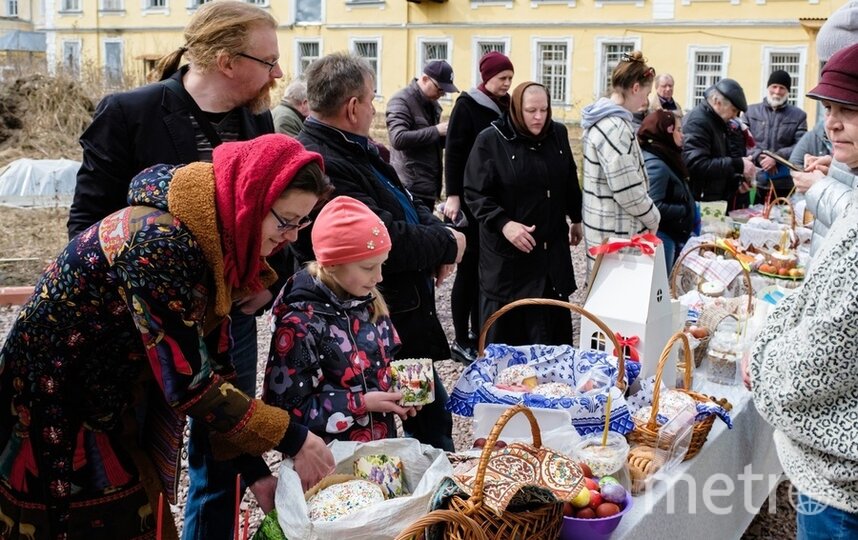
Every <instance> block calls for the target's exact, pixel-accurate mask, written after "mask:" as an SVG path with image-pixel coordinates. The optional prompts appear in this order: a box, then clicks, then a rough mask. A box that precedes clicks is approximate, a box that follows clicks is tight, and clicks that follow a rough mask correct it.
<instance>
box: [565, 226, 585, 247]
mask: <svg viewBox="0 0 858 540" xmlns="http://www.w3.org/2000/svg"><path fill="white" fill-rule="evenodd" d="M583 238H584V228H583V227H582V226H581V224H580V223H573V224H572V226H571V227H569V245H570V246H577V245H578V244H580V243H581V240H582V239H583Z"/></svg>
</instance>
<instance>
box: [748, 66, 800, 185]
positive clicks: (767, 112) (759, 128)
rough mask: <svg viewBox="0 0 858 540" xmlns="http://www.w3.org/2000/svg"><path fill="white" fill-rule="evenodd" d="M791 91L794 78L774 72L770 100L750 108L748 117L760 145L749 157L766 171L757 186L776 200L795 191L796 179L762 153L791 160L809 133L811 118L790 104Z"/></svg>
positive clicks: (770, 83) (767, 88)
mask: <svg viewBox="0 0 858 540" xmlns="http://www.w3.org/2000/svg"><path fill="white" fill-rule="evenodd" d="M790 88H792V76H790V74H789V73H787V72H786V71H784V70H782V69H778V70H775V71H773V72H772V74H771V75H769V81H768V85H767V86H766V97H765V98H763V101H762V102H760V103H755V104H753V105H751V106H749V107H748V112H746V113H745V123H746V124H748V128H749V129H750V130H751V134H752V135H753V136H754V140H755V141H756V146H754V148H752V149H751V150H750V151H748V156H750V158H751V159H752V160H753V161H754V164H755V165H757V166H758V167H760V168H761V169H762V170H761V171H760V172H759V173H757V185H758V186H759V187H760V188H761V189H764V190H771V191H773V192H774V193H772V196H773V197H785V196H786V195H787V194H788V193H789V192H790V191H791V190H792V187H793V183H792V178H791V177H790V174H789V169H787V168H786V167H785V166H783V165H778V163H777V162H776V161H775V160H774V159H773V158H771V157H769V156H767V155H765V154H763V153H762V151H763V150H768V151H770V152H774V153H775V154H777V155H779V156H781V157H782V158H784V159H789V156H790V154H792V149H793V148H794V147H795V145H796V144H797V143H798V141H799V140H800V139H801V138H802V137H803V136H804V134H805V133H807V114H806V113H805V112H804V111H803V110H801V109H799V108H798V107H795V106H793V105H790V104H789V103H788V101H789V92H790Z"/></svg>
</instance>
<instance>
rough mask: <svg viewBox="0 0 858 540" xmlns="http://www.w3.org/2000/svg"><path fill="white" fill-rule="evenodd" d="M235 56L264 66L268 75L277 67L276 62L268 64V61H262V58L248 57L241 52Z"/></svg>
mask: <svg viewBox="0 0 858 540" xmlns="http://www.w3.org/2000/svg"><path fill="white" fill-rule="evenodd" d="M236 54H237V55H238V56H243V57H245V58H248V59H250V60H255V61H257V62H259V63H260V64H265V65H266V66H268V73H271V72H272V71H273V70H274V68H276V67H277V61H274V62H269V61H268V60H263V59H262V58H257V57H255V56H250V55H249V54H245V53H243V52H240V53H236Z"/></svg>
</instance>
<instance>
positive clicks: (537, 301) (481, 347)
mask: <svg viewBox="0 0 858 540" xmlns="http://www.w3.org/2000/svg"><path fill="white" fill-rule="evenodd" d="M520 306H557V307H561V308H566V309H568V310H570V311H572V312H573V313H578V314H579V315H581V316H582V317H586V318H588V319H590V320H591V321H593V324H595V325H596V326H598V327H599V329H600V330H601V331H602V332H604V333H605V335H606V336H607V337H608V339H610V340H611V344H613V346H614V350H615V351H621V350H622V348H621V347H620V343H619V341H617V336H616V335H614V332H613V331H612V330H611V329H610V328H608V325H606V324H605V323H604V322H602V320H601V319H599V318H598V317H596V316H595V315H593V314H592V313H590V312H589V311H587V310H586V309H584V308H582V307H580V306H576V305H575V304H570V303H569V302H564V301H562V300H553V299H551V298H523V299H521V300H516V301H514V302H510V303H509V304H507V305H505V306H504V307H502V308H500V309H499V310H497V311H495V312H494V313H492V314H491V316H489V318H488V319H486V322H485V324H483V329H482V331H480V339H479V341H478V343H477V356H478V357H480V358H482V357H483V353H484V352H485V350H486V336H487V335H488V333H489V329H490V328H491V327H492V325H493V324H494V323H495V321H497V320H498V319H499V318H500V317H501V316H502V315H503V314H504V313H506V312H508V311H510V310H513V309H515V308H517V307H520ZM581 348H583V347H581ZM625 364H626V363H625V362H622V361H620V359H618V360H617V388H619V389H620V390H621V391H625V389H626V383H625V381H624V380H623V379H624V378H625V376H626V365H625Z"/></svg>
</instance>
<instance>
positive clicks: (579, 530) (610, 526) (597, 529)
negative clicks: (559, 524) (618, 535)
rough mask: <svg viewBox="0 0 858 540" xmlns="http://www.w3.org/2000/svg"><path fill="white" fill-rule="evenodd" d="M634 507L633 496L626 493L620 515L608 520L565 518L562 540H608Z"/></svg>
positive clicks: (561, 530) (607, 518)
mask: <svg viewBox="0 0 858 540" xmlns="http://www.w3.org/2000/svg"><path fill="white" fill-rule="evenodd" d="M631 507H632V494H631V493H629V492H628V491H626V501H625V506H623V509H622V510H620V513H618V514H614V515H613V516H610V517H606V518H595V519H578V518H574V517H566V516H563V528H561V529H560V540H584V539H586V540H607V539H608V538H610V537H611V535H612V534H613V533H614V529H616V528H617V525H619V524H620V520H621V519H623V514H625V513H626V512H628V511H629V508H631Z"/></svg>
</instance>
